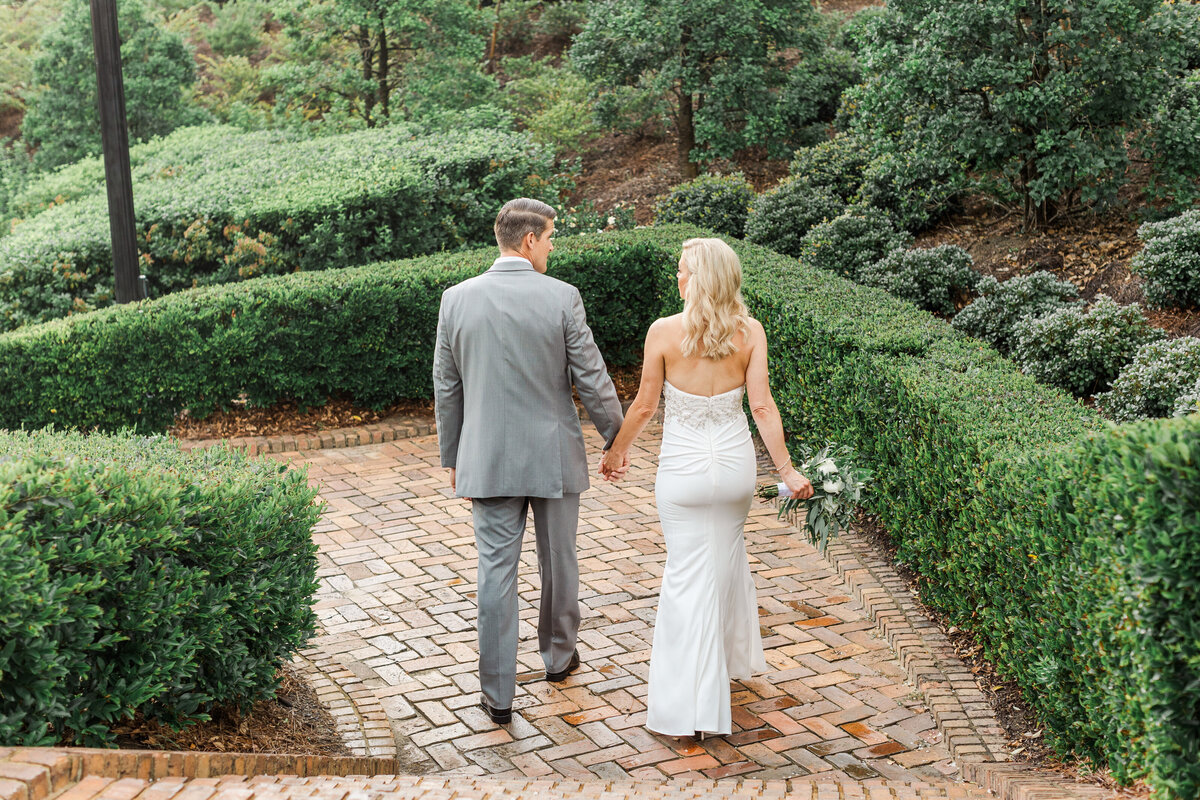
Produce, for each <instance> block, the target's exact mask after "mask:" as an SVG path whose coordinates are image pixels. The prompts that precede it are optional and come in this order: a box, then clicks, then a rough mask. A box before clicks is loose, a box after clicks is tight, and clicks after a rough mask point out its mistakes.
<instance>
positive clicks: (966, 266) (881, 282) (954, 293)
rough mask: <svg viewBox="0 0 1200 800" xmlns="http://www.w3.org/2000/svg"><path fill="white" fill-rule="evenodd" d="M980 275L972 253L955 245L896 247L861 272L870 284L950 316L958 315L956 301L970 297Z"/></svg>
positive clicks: (860, 275)
mask: <svg viewBox="0 0 1200 800" xmlns="http://www.w3.org/2000/svg"><path fill="white" fill-rule="evenodd" d="M979 278H980V275H979V273H978V272H976V271H975V269H974V262H973V261H972V260H971V254H970V253H968V252H967V251H966V250H963V249H962V248H961V247H956V246H955V245H941V246H940V247H930V248H913V249H911V250H893V251H892V252H891V253H889V254H888V255H886V256H884V257H883V258H882V259H880V260H879V261H876V262H874V263H871V264H868V265H867V266H865V267H864V268H863V269H861V270H860V271H859V275H858V279H859V280H860V281H861V282H862V283H865V284H867V285H868V286H878V287H879V288H880V289H886V290H887V291H889V292H891V293H892V294H894V295H895V296H896V297H902V298H904V299H905V300H908V301H909V302H911V303H912V304H913V305H915V306H917V308H923V309H925V310H926V311H933V312H935V313H938V314H943V315H945V316H947V317H949V316H953V314H954V308H955V300H958V299H960V298H963V297H966V296H969V294H970V293H971V292H973V291H974V290H975V287H976V286H977V285H978V284H979Z"/></svg>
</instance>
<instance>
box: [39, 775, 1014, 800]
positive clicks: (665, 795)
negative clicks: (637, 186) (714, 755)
mask: <svg viewBox="0 0 1200 800" xmlns="http://www.w3.org/2000/svg"><path fill="white" fill-rule="evenodd" d="M784 797H787V798H789V799H794V800H809V799H811V800H884V799H885V798H887V799H888V800H983V799H984V798H987V799H988V800H994V799H995V796H994V795H992V794H990V793H989V792H987V791H986V790H984V789H982V788H980V787H978V786H974V785H972V784H956V783H951V782H946V783H943V784H932V783H924V782H898V781H864V782H860V781H848V780H844V779H843V780H832V779H822V778H821V777H820V776H813V777H811V778H798V779H791V780H787V781H759V780H749V781H741V780H736V779H732V780H697V779H690V780H680V781H601V780H590V781H589V780H572V779H570V778H527V779H516V778H508V779H499V778H488V777H474V776H467V775H461V776H459V775H438V776H414V775H394V776H375V777H365V776H360V777H354V776H349V777H323V776H316V777H307V778H302V777H295V776H286V775H276V776H257V777H252V778H246V777H244V776H225V777H221V778H192V779H188V778H164V779H162V780H158V781H147V780H139V779H137V778H119V779H113V778H102V777H100V776H95V775H92V776H87V777H85V778H84V779H83V780H81V781H79V782H78V783H76V784H74V785H72V786H70V787H69V788H67V789H66V790H65V791H64V792H62V793H61V794H59V795H57V797H55V798H53V800H292V799H293V798H295V799H296V800H300V798H312V799H313V800H384V799H385V798H386V800H458V799H459V798H461V799H462V800H468V799H469V800H484V799H485V798H487V799H488V800H544V799H545V798H561V800H624V799H625V798H629V799H630V800H632V798H637V800H685V798H712V800H718V799H719V798H728V799H729V800H742V799H743V798H744V799H745V800H753V799H754V798H764V800H766V799H767V798H771V799H772V800H773V799H774V798H784Z"/></svg>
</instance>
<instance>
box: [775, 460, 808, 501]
mask: <svg viewBox="0 0 1200 800" xmlns="http://www.w3.org/2000/svg"><path fill="white" fill-rule="evenodd" d="M779 477H781V478H783V482H784V483H785V484H787V487H788V489H789V490H790V491H791V493H792V497H795V498H798V499H800V500H807V499H808V498H810V497H812V496H813V485H812V482H811V481H810V480H809V479H808V478H806V477H804V476H803V475H801V474H800V473H799V472H797V471H796V468H795V467H793V466H792V465H791V464H788V465H787V466H786V467H784V468H783V469H781V470H779Z"/></svg>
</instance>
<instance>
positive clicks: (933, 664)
mask: <svg viewBox="0 0 1200 800" xmlns="http://www.w3.org/2000/svg"><path fill="white" fill-rule="evenodd" d="M775 502H776V504H778V502H779V501H775ZM791 521H792V522H793V524H795V517H794V516H793V517H792V520H791ZM797 527H798V526H797ZM821 555H822V557H824V558H825V560H826V561H828V562H829V563H830V564H831V565H832V566H833V567H834V569H836V570H837V573H838V575H839V576H841V578H842V579H843V580H844V581H845V582H846V585H847V586H848V587H849V588H850V590H851V593H852V594H853V596H854V598H855V599H856V600H858V601H859V603H861V604H862V606H863V609H864V610H865V611H866V613H867V616H868V618H869V619H870V620H871V621H872V622H874V623H875V629H876V631H877V632H878V633H879V634H880V635H881V636H883V637H884V638H885V639H886V640H887V642H888V645H889V646H890V647H891V648H892V650H893V651H894V652H895V653H896V656H897V658H898V659H899V661H900V664H901V666H902V667H903V668H904V671H905V674H906V675H907V677H908V679H909V680H910V681H911V682H912V684H913V685H914V686H916V687H917V688H918V689H919V690H920V691H921V693H922V695H923V697H924V699H925V704H926V705H927V706H928V707H929V710H930V714H931V715H932V716H933V719H934V723H935V724H936V726H937V729H938V731H940V732H941V734H942V736H943V739H944V741H945V743H946V746H947V748H948V749H949V750H950V754H951V755H952V756H953V758H954V760H955V761H956V762H957V763H958V764H959V765H960V766H961V767H962V775H963V778H965V779H966V780H968V781H971V782H972V783H975V784H977V785H979V786H983V787H985V788H986V789H987V790H988V791H989V792H991V793H992V794H995V795H996V796H997V797H998V798H1001V800H1096V798H1109V797H1115V796H1117V795H1114V794H1113V793H1112V792H1110V791H1108V790H1106V789H1104V788H1103V787H1100V786H1096V785H1094V784H1081V783H1077V782H1075V781H1073V780H1071V779H1070V778H1067V777H1066V776H1062V775H1057V774H1054V773H1050V772H1048V771H1046V770H1042V769H1039V768H1038V767H1035V766H1033V765H1031V764H1024V763H1017V762H1014V761H1013V759H1012V755H1011V754H1010V753H1009V752H1008V749H1007V747H1006V743H1005V739H1004V729H1003V728H1002V727H1001V726H1000V723H999V721H998V720H997V719H996V717H995V715H994V714H993V713H992V709H991V704H990V703H989V702H988V700H987V696H986V695H984V693H983V692H982V691H981V690H980V689H979V687H978V686H977V685H976V684H975V679H974V676H973V675H972V674H971V672H970V670H968V669H967V667H966V665H965V664H963V662H962V661H960V660H959V659H958V656H957V655H955V653H954V650H953V648H952V647H951V645H950V641H949V639H947V638H946V635H945V634H944V633H942V631H941V629H940V628H939V627H938V626H937V625H936V624H935V623H934V622H933V621H932V620H930V619H929V617H928V616H926V615H925V613H924V612H923V611H922V610H921V609H920V607H919V606H918V605H917V603H916V601H915V600H914V599H913V596H912V593H911V592H910V591H909V589H908V586H907V584H906V583H905V582H904V579H903V578H901V577H900V575H899V573H897V572H896V570H895V569H894V568H893V567H892V565H891V563H890V562H889V561H888V560H887V559H885V558H883V557H881V556H880V555H879V554H878V553H877V552H876V551H875V549H874V548H873V547H872V545H871V544H870V543H869V542H868V541H867V540H866V539H864V538H863V537H862V536H860V535H859V534H858V533H856V532H855V531H854V530H853V529H851V530H844V531H841V532H840V533H839V534H838V537H837V538H836V539H830V540H829V541H828V542H827V543H826V546H825V548H824V550H822V551H821Z"/></svg>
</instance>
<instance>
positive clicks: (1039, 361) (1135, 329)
mask: <svg viewBox="0 0 1200 800" xmlns="http://www.w3.org/2000/svg"><path fill="white" fill-rule="evenodd" d="M1012 334H1013V335H1012V341H1013V360H1014V361H1016V362H1017V363H1018V364H1020V365H1021V369H1022V371H1024V372H1025V373H1026V374H1028V375H1032V376H1033V377H1035V378H1037V379H1038V380H1039V381H1042V382H1043V383H1048V384H1050V385H1051V386H1057V387H1059V388H1060V389H1064V390H1066V391H1068V392H1070V393H1071V394H1073V395H1075V396H1076V397H1088V396H1090V395H1093V394H1096V393H1097V392H1103V391H1107V390H1108V388H1109V387H1110V386H1112V382H1113V381H1114V380H1115V379H1116V377H1117V375H1118V374H1120V372H1121V370H1122V369H1124V368H1125V367H1126V365H1128V364H1129V363H1130V362H1131V361H1133V357H1134V355H1135V354H1136V353H1137V351H1138V349H1139V348H1140V347H1141V346H1142V345H1144V344H1147V343H1148V342H1156V341H1158V340H1159V339H1162V338H1163V337H1164V336H1165V335H1166V334H1164V333H1163V331H1162V330H1161V329H1159V328H1156V327H1154V326H1153V325H1151V324H1150V323H1149V322H1148V321H1147V320H1146V315H1145V314H1143V313H1142V309H1141V306H1139V305H1137V304H1136V303H1134V304H1133V305H1129V306H1121V305H1118V304H1117V303H1116V301H1114V300H1113V299H1112V298H1110V297H1106V296H1105V295H1100V296H1099V297H1097V298H1096V302H1095V303H1094V304H1093V305H1092V307H1091V308H1089V309H1087V310H1086V311H1085V310H1084V309H1083V308H1081V307H1080V306H1067V307H1066V308H1060V309H1059V310H1057V311H1052V312H1050V313H1049V314H1047V315H1045V316H1043V317H1026V318H1024V319H1022V320H1020V321H1019V322H1017V324H1016V325H1014V326H1013V331H1012Z"/></svg>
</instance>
